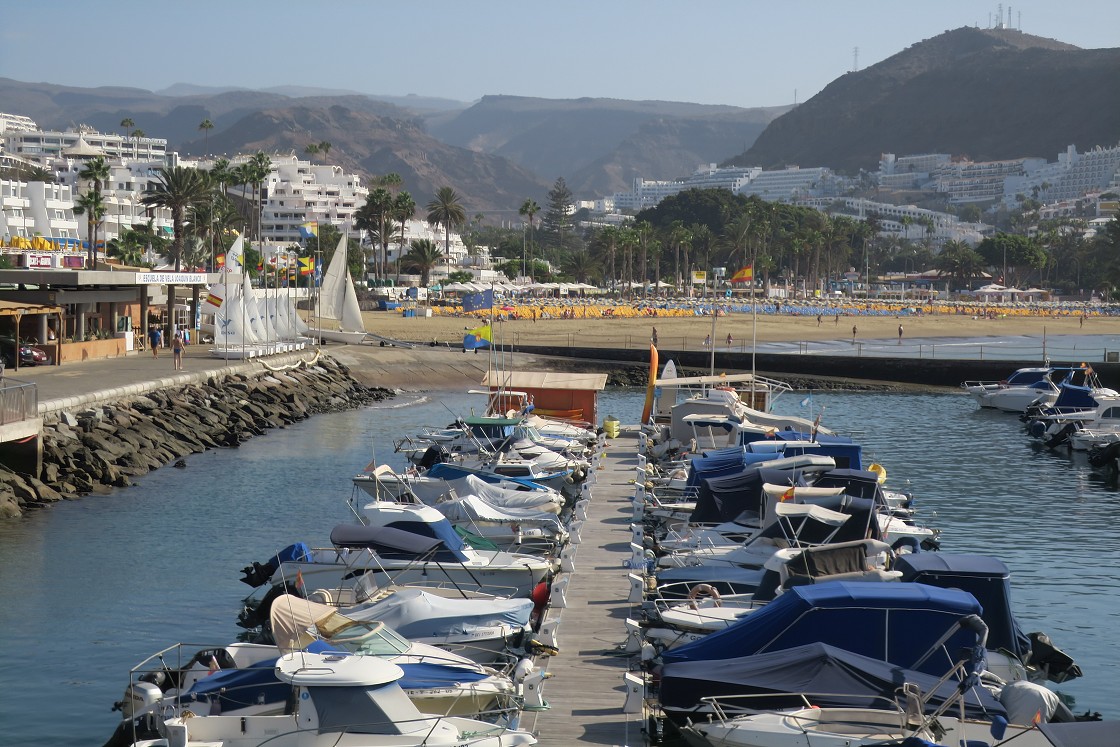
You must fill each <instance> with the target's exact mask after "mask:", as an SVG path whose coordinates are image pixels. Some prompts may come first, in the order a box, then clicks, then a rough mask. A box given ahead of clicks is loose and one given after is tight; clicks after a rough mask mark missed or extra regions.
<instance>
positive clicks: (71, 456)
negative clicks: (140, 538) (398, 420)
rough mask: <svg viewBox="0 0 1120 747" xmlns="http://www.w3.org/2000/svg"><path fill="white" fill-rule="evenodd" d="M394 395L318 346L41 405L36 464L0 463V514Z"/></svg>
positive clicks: (125, 481)
mask: <svg viewBox="0 0 1120 747" xmlns="http://www.w3.org/2000/svg"><path fill="white" fill-rule="evenodd" d="M391 396H393V392H391V391H389V390H387V389H382V388H376V387H370V386H367V385H365V384H362V383H361V382H359V381H358V380H357V379H356V378H355V377H354V376H352V375H351V371H350V369H348V368H347V367H346V366H345V365H343V364H341V363H339V362H337V361H335V360H333V359H331V358H329V357H326V356H323V357H320V358H319V359H318V361H317V362H316V363H315V364H314V365H305V366H298V367H291V368H289V369H287V370H283V371H267V370H265V371H263V372H260V373H257V374H255V375H251V374H247V373H240V374H216V375H211V376H209V377H207V378H205V379H204V380H201V381H198V382H195V383H190V384H186V385H180V386H175V387H165V388H159V389H154V390H152V391H148V392H146V393H144V394H141V395H137V396H133V397H128V398H121V399H118V400H115V401H105V402H96V403H91V404H86V405H84V406H81V407H76V408H74V409H63V410H58V411H53V412H50V413H48V414H46V415H44V417H43V418H42V429H41V432H40V434H39V438H38V439H37V443H41V453H42V466H41V469H37V470H36V469H34V468H33V467H32V461H31V460H29V459H20V460H17V461H15V462H9V464H14V465H16V466H15V467H4V466H0V518H14V517H18V516H20V515H22V514H23V513H24V512H25V511H27V510H29V509H34V508H38V507H41V506H45V505H49V504H51V503H54V502H56V501H60V500H68V499H74V498H80V497H82V496H84V495H88V494H91V493H94V494H106V493H109V492H111V491H112V490H113V489H115V488H124V487H128V486H129V485H131V484H132V480H133V479H134V478H135V477H137V476H140V475H145V474H147V473H148V472H151V471H152V470H155V469H159V468H160V467H163V466H166V465H169V464H178V462H179V460H181V459H182V458H183V457H185V456H187V455H188V454H194V453H201V452H203V451H206V450H207V449H212V448H217V447H222V446H225V447H231V446H237V445H238V444H240V443H241V442H242V441H244V440H246V439H248V438H252V437H253V436H258V435H262V434H264V432H265V431H267V430H269V429H271V428H283V427H285V426H287V425H290V424H292V423H295V422H297V421H300V420H304V419H306V418H308V417H310V416H312V415H316V414H320V413H327V412H341V411H343V410H350V409H354V408H357V407H361V406H363V405H367V404H370V403H373V402H377V401H380V400H382V399H385V398H387V397H391Z"/></svg>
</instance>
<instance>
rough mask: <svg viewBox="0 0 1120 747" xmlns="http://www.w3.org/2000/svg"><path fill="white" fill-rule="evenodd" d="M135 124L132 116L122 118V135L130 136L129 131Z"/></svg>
mask: <svg viewBox="0 0 1120 747" xmlns="http://www.w3.org/2000/svg"><path fill="white" fill-rule="evenodd" d="M135 126H136V123H135V122H133V121H132V117H125V118H124V119H122V120H121V135H123V136H124V137H128V133H129V131H130V130H131V129H132V128H133V127H135Z"/></svg>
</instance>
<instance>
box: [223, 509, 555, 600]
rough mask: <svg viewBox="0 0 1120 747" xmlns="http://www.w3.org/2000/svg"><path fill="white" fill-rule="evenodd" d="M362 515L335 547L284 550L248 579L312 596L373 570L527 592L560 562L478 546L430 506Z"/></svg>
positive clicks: (252, 569)
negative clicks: (360, 520) (363, 523)
mask: <svg viewBox="0 0 1120 747" xmlns="http://www.w3.org/2000/svg"><path fill="white" fill-rule="evenodd" d="M362 518H363V519H364V520H365V521H366V522H369V524H368V525H365V526H363V525H361V524H341V525H339V526H337V527H335V528H334V530H333V531H332V532H331V544H332V546H331V547H329V548H310V547H308V546H307V545H303V544H302V543H300V545H293V546H292V547H298V548H299V549H298V550H295V551H293V552H291V553H288V554H287V555H286V556H285V557H281V556H282V555H283V553H278V554H277V556H274V557H273V558H271V559H270V560H269V561H268V562H267V563H256V564H254V565H252V566H248V567H246V568H245V569H244V573H245V577H244V578H243V579H242V580H243V581H245V583H247V584H249V585H251V586H254V587H257V586H261V585H262V584H265V583H266V582H267V583H268V584H269V585H271V587H272V588H273V589H278V588H295V586H297V585H302V586H303V589H304V591H305V593H310V592H311V591H314V590H316V589H336V588H344V587H346V586H348V585H351V584H352V583H353V582H352V581H351V582H350V584H347V582H346V580H347V579H354V578H357V577H359V576H361V575H362V574H363V573H365V572H369V573H372V574H374V575H375V576H377V580H378V583H380V584H382V585H388V583H389V582H390V580H391V581H392V582H393V583H397V584H418V583H436V584H451V585H455V586H458V587H462V588H468V589H482V590H484V591H487V590H489V591H493V592H495V593H498V594H502V595H505V596H528V595H529V594H530V593H531V592H532V590H533V588H534V587H535V586H536V585H537V584H538V583H540V582H541V581H543V580H544V579H545V578H546V577H548V576H549V575H550V574H551V573H553V572H554V570H555V569H556V568H557V567H558V562H557V561H554V560H552V559H549V558H542V557H540V556H535V555H525V554H520V553H509V552H500V551H494V550H476V549H474V548H472V547H470V546H469V545H467V544H466V543H465V542H464V541H463V539H462V537H460V536H459V534H457V533H456V532H455V529H454V527H453V526H452V525H451V523H450V522H449V521H448V520H447V519H446V517H444V516H443V514H441V513H440V512H439V511H436V510H435V509H434V508H431V507H429V506H419V505H408V504H402V503H391V502H385V501H373V502H371V503H368V504H366V505H365V506H364V507H363V509H362ZM301 545H302V546H301ZM289 549H290V548H289Z"/></svg>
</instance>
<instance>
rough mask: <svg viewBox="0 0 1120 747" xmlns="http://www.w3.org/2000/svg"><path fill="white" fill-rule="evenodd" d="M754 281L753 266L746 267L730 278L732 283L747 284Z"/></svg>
mask: <svg viewBox="0 0 1120 747" xmlns="http://www.w3.org/2000/svg"><path fill="white" fill-rule="evenodd" d="M753 280H754V265H747V266H746V267H744V268H743V269H741V270H739V271H738V272H737V273H735V274H734V275H732V276H731V282H732V283H749V282H751V281H753Z"/></svg>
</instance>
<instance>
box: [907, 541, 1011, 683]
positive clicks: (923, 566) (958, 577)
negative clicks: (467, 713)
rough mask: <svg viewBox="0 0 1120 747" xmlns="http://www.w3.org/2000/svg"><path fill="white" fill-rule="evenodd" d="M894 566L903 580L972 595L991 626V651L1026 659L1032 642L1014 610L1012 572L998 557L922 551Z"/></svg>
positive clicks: (989, 629) (989, 646) (989, 636)
mask: <svg viewBox="0 0 1120 747" xmlns="http://www.w3.org/2000/svg"><path fill="white" fill-rule="evenodd" d="M894 567H895V570H898V571H902V580H903V581H913V582H914V583H919V584H928V585H930V586H939V587H942V588H953V589H962V590H964V591H967V592H968V593H969V594H972V596H974V597H976V599H977V601H979V602H980V604H981V606H983V608H984V612H983V613H982V615H981V617H982V618H983V619H984V622H985V624H987V626H988V648H990V649H1005V650H1007V651H1010V652H1011V653H1013V654H1015V656H1017V657H1019V659H1020V660H1023V661H1025V660H1026V658H1027V656H1028V655H1029V654H1030V652H1031V641H1030V638H1028V637H1027V636H1026V635H1024V633H1023V631H1022V630H1021V629H1020V628H1019V624H1018V623H1017V622H1016V621H1015V615H1014V613H1012V611H1011V571H1009V570H1008V569H1007V566H1006V565H1004V564H1003V561H1001V560H1000V559H999V558H994V557H992V556H990V555H962V554H955V553H940V552H922V553H913V554H910V555H900V556H899V557H898V559H897V560H896V561H895V565H894Z"/></svg>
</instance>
